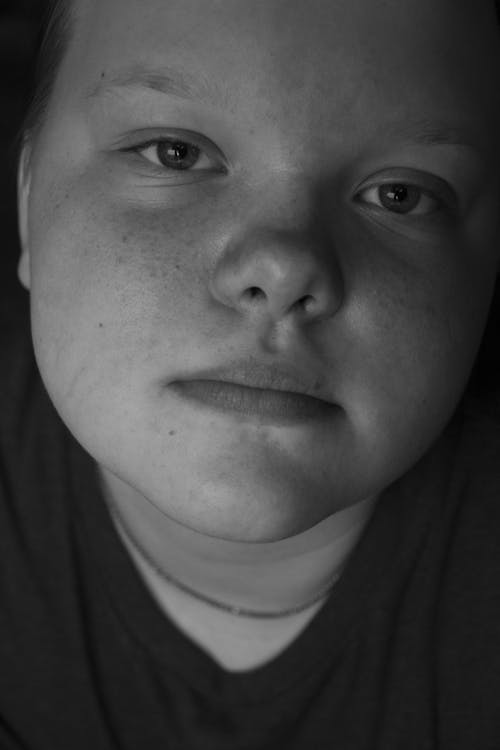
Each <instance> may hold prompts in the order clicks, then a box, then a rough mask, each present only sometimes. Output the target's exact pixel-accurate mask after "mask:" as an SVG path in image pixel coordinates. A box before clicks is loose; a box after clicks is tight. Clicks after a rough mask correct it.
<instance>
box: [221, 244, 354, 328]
mask: <svg viewBox="0 0 500 750" xmlns="http://www.w3.org/2000/svg"><path fill="white" fill-rule="evenodd" d="M323 251H324V248H323ZM323 255H324V253H323ZM211 286H212V294H213V296H214V297H215V298H216V299H218V300H219V302H222V303H223V304H225V305H226V306H228V307H231V308H233V309H236V310H238V311H239V312H241V313H242V314H261V315H266V316H268V317H269V318H271V319H272V320H273V321H274V322H278V321H280V320H282V319H283V318H289V317H293V318H295V319H296V320H297V321H301V322H303V323H306V322H312V321H315V320H316V321H319V320H324V319H326V318H329V317H332V316H333V315H334V314H335V312H336V311H337V310H338V308H339V306H340V304H341V301H342V296H343V284H342V278H341V274H340V270H339V268H338V265H337V262H336V259H335V258H334V257H333V255H332V254H331V253H330V254H329V257H328V258H326V257H323V259H321V254H320V253H319V252H318V249H316V251H315V249H313V248H307V247H306V248H304V247H300V246H297V245H295V246H293V243H290V242H281V243H273V244H269V243H268V244H265V243H264V244H260V246H259V247H253V248H249V247H248V246H247V247H239V248H232V250H231V251H230V252H228V253H227V255H226V256H225V257H224V258H223V259H222V260H221V262H220V264H219V266H218V267H217V268H216V271H215V274H214V277H213V279H212V284H211Z"/></svg>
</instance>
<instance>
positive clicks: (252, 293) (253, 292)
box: [244, 286, 266, 301]
mask: <svg viewBox="0 0 500 750" xmlns="http://www.w3.org/2000/svg"><path fill="white" fill-rule="evenodd" d="M244 296H245V297H246V298H247V299H250V300H252V301H253V300H256V299H264V298H265V296H266V295H265V292H263V291H262V289H260V288H259V287H258V286H251V287H250V288H249V289H247V290H246V291H245V293H244Z"/></svg>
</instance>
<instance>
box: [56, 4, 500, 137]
mask: <svg viewBox="0 0 500 750" xmlns="http://www.w3.org/2000/svg"><path fill="white" fill-rule="evenodd" d="M75 13H76V18H75V19H74V20H75V23H74V35H73V38H72V40H71V44H70V46H69V51H68V54H67V55H66V58H65V60H64V61H63V65H62V68H61V71H60V76H59V81H58V86H57V87H56V95H57V91H58V92H59V94H62V96H60V97H59V101H60V102H65V103H66V104H70V103H71V102H75V101H77V100H78V99H80V100H82V99H84V98H87V97H88V96H89V94H96V93H99V92H101V93H102V91H104V90H105V89H106V87H109V86H111V85H112V84H113V85H124V84H126V85H127V86H129V87H130V86H131V85H133V83H134V80H135V81H136V82H137V85H141V84H144V83H145V84H146V86H148V87H149V88H151V89H155V88H157V89H159V90H161V88H162V79H169V80H170V83H171V86H170V93H172V88H174V89H175V87H176V86H177V87H178V93H180V94H181V95H182V94H183V93H184V92H185V90H187V89H189V90H190V93H191V94H192V97H193V98H194V99H196V98H199V99H200V100H201V99H204V100H205V102H206V104H207V106H211V107H213V108H216V109H217V110H218V111H222V110H223V111H225V112H231V113H232V114H233V115H234V114H235V113H236V114H237V115H238V116H243V117H246V118H248V121H249V122H252V121H253V120H255V121H256V122H259V121H262V119H268V120H271V121H272V120H273V119H274V120H276V121H281V120H285V121H286V122H288V124H289V125H290V127H293V126H294V124H295V125H296V127H299V128H304V127H311V126H312V127H319V128H325V127H329V128H331V129H335V128H336V127H337V128H339V129H344V130H345V128H346V127H352V126H353V125H356V126H357V127H362V123H363V120H364V119H366V118H367V117H369V118H370V119H371V120H372V121H376V120H377V118H378V117H379V116H382V115H383V114H384V113H387V112H389V113H391V115H394V114H395V113H396V112H397V111H398V112H400V115H401V119H402V120H404V118H405V117H407V116H409V115H415V114H417V113H420V114H422V116H424V117H425V115H426V113H427V110H432V114H433V116H435V117H437V118H438V119H446V118H448V119H450V114H451V118H452V119H454V121H455V122H456V123H457V124H460V123H459V121H460V120H461V119H464V120H465V119H468V120H469V122H468V124H469V125H471V122H472V121H474V120H475V121H476V123H477V124H479V126H480V127H481V128H483V130H484V127H485V123H486V122H490V123H493V120H496V118H497V115H498V88H499V87H498V86H497V71H498V70H499V60H498V55H499V47H500V44H499V41H498V38H497V35H498V31H497V27H496V20H495V11H494V4H493V2H488V1H487V0H484V1H483V2H477V1H474V2H473V0H458V1H457V0H397V1H396V0H335V1H334V2H327V1H326V0H250V1H249V0H168V1H166V0H81V1H80V2H79V3H78V2H77V3H76V9H75ZM464 51H466V53H464ZM179 73H180V74H181V75H178V74H179ZM179 86H180V88H179ZM173 93H174V94H175V90H174V91H173ZM436 110H441V112H439V111H436ZM440 115H441V117H440Z"/></svg>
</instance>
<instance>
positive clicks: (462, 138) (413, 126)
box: [385, 118, 481, 153]
mask: <svg viewBox="0 0 500 750" xmlns="http://www.w3.org/2000/svg"><path fill="white" fill-rule="evenodd" d="M474 133H475V127H474V125H473V123H471V126H468V127H467V126H463V125H453V124H450V123H448V122H444V121H443V122H440V121H434V120H431V119H429V118H417V119H410V120H407V121H405V122H404V123H402V122H400V121H395V122H393V123H391V124H390V125H389V126H388V127H387V129H386V131H385V135H387V134H388V135H389V136H394V137H397V138H400V139H402V140H405V141H408V142H410V143H413V144H415V145H417V146H442V145H447V146H462V147H463V146H466V147H467V148H471V149H473V150H474V151H476V152H478V153H481V149H480V148H479V145H478V143H479V142H480V141H478V138H477V136H476V137H474Z"/></svg>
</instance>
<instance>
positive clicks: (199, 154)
mask: <svg viewBox="0 0 500 750" xmlns="http://www.w3.org/2000/svg"><path fill="white" fill-rule="evenodd" d="M162 145H170V146H172V147H174V146H178V147H185V148H187V149H191V150H193V149H194V152H195V154H196V157H195V159H194V161H193V162H192V164H191V165H189V166H188V167H179V168H176V167H174V166H169V165H167V164H162V163H161V159H160V157H159V156H158V149H159V148H160V147H161V146H162ZM151 149H152V150H153V151H155V150H156V153H157V156H156V158H157V162H155V161H154V159H152V158H148V156H146V155H145V154H146V152H147V151H149V150H151ZM122 150H123V151H124V152H126V153H132V154H136V155H137V156H139V157H140V158H142V159H144V160H145V161H147V162H149V163H150V164H151V165H152V166H153V167H155V168H156V169H158V170H159V171H161V172H165V171H167V172H206V171H209V170H210V169H214V164H215V160H212V159H211V158H210V157H209V156H207V154H206V152H205V149H204V148H202V147H201V146H198V145H197V144H196V143H191V142H190V141H187V140H184V139H181V138H175V137H170V138H154V139H152V140H149V141H146V142H145V143H139V144H136V145H134V146H130V147H128V148H125V149H122ZM204 158H205V159H206V160H207V162H209V164H208V166H203V167H197V168H196V169H193V168H192V167H194V166H195V165H197V164H198V163H199V161H200V160H201V161H203V159H204ZM215 169H216V170H217V171H221V168H220V167H219V168H218V169H217V167H215Z"/></svg>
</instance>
